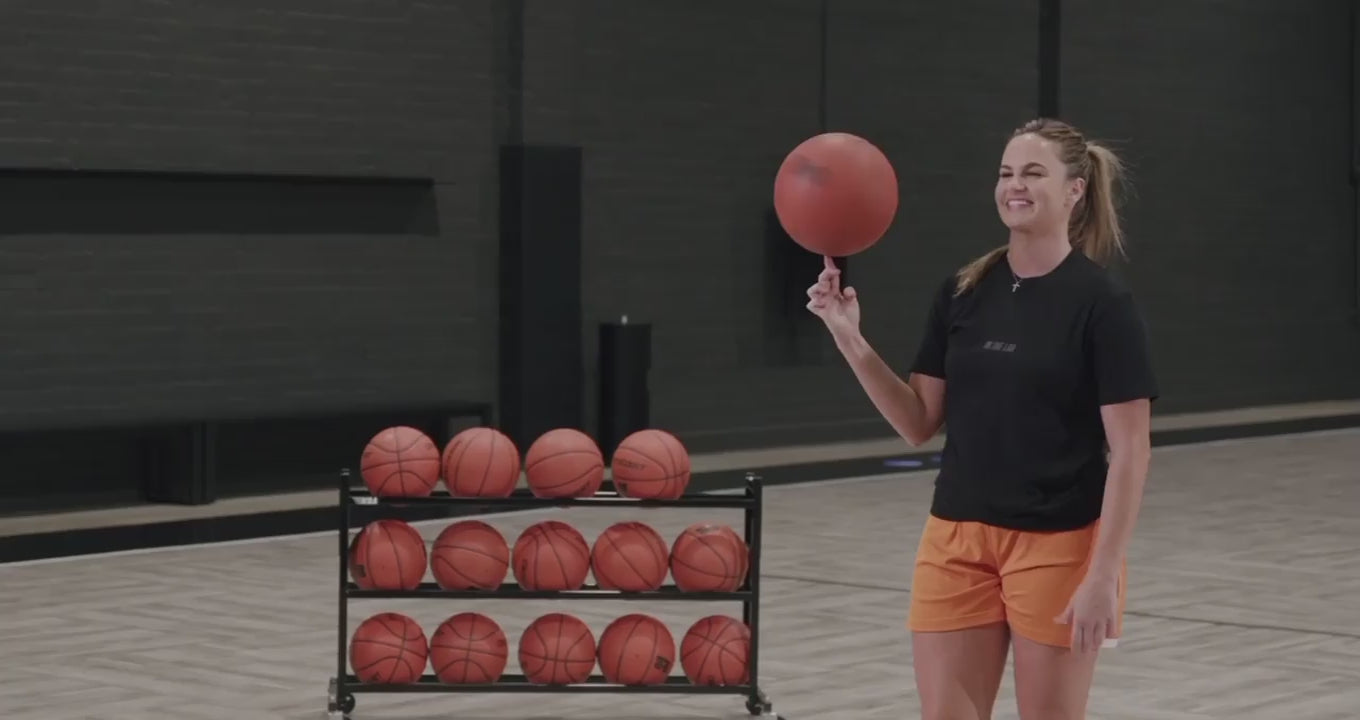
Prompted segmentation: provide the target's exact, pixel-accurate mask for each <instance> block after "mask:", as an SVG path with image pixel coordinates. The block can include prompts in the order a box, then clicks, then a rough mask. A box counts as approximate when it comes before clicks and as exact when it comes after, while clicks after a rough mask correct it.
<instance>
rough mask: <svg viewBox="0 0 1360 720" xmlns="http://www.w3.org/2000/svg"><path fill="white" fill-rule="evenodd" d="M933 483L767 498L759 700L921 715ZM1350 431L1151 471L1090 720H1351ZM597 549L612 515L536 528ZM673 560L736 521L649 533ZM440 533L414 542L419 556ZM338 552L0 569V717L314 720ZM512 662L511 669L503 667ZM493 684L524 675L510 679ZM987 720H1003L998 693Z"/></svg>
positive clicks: (662, 612)
mask: <svg viewBox="0 0 1360 720" xmlns="http://www.w3.org/2000/svg"><path fill="white" fill-rule="evenodd" d="M932 476H933V473H932V472H914V473H911V472H909V473H902V474H897V475H877V476H872V477H866V478H845V479H840V480H829V481H825V482H819V483H810V484H802V485H787V486H776V487H771V488H769V489H768V491H767V501H766V503H767V504H766V515H765V532H764V542H765V553H764V555H763V564H764V572H763V583H764V585H763V593H764V595H765V598H764V602H763V603H762V618H761V619H762V623H761V628H760V631H761V646H760V648H761V667H760V670H761V678H760V680H761V684H762V685H763V686H764V688H765V689H766V691H767V692H768V694H769V695H770V697H771V699H772V700H773V701H774V704H775V708H776V711H777V712H779V713H780V714H781V715H784V716H785V717H787V718H790V720H836V719H839V718H843V719H845V720H873V719H876V718H883V719H887V718H892V719H894V720H900V719H904V718H915V717H919V714H918V710H917V704H916V698H915V692H914V689H913V684H912V679H911V670H910V667H911V665H910V663H911V654H910V648H909V645H908V642H907V634H906V631H905V629H904V627H903V620H904V617H905V614H906V608H907V602H908V597H909V592H910V563H911V558H912V554H913V552H914V550H915V545H916V541H917V538H918V537H919V532H920V527H921V524H922V522H923V521H924V519H925V513H926V508H927V504H928V501H929V495H930V483H931V478H932ZM1358 509H1360V430H1356V429H1352V430H1333V431H1326V432H1318V433H1311V434H1300V435H1286V436H1274V437H1264V438H1256V439H1250V440H1233V441H1223V442H1216V443H1207V444H1201V445H1182V446H1173V447H1166V448H1159V449H1157V450H1155V457H1154V464H1153V473H1152V478H1151V480H1150V487H1149V491H1148V497H1147V501H1146V504H1145V509H1144V512H1143V518H1142V521H1141V523H1140V527H1139V530H1138V533H1137V537H1136V540H1135V543H1134V545H1133V548H1132V551H1131V557H1130V582H1131V587H1130V600H1129V609H1128V614H1127V616H1126V621H1125V628H1126V635H1125V639H1124V640H1123V641H1122V642H1121V645H1120V647H1119V648H1117V649H1115V650H1107V651H1105V653H1104V657H1103V658H1102V660H1101V665H1100V670H1099V674H1098V676H1097V679H1096V687H1095V690H1094V693H1093V701H1092V706H1091V713H1090V717H1092V718H1105V719H1108V720H1135V719H1136V720H1202V719H1207V718H1216V719H1224V720H1227V719H1232V720H1331V719H1336V720H1342V719H1353V718H1356V717H1360V600H1357V598H1358V597H1360V512H1357V510H1358ZM550 516H551V517H560V518H563V519H567V520H568V521H570V522H572V523H574V524H576V525H577V526H578V527H579V528H580V529H581V530H582V531H583V532H584V533H585V534H586V536H587V537H588V538H592V539H593V537H594V534H595V533H598V532H599V531H600V530H602V529H603V528H604V527H605V526H606V525H608V524H609V523H611V522H614V521H616V520H619V519H622V518H623V517H624V515H621V514H618V513H615V512H614V511H612V510H605V511H600V510H593V511H588V512H587V511H583V510H574V511H553V512H548V513H519V514H507V515H499V516H494V517H492V518H491V519H490V522H492V523H493V524H495V525H496V526H498V527H499V528H501V529H502V531H503V532H504V533H505V534H507V535H508V536H513V534H514V533H517V532H518V531H519V530H521V529H523V528H524V527H526V526H527V525H528V524H530V523H532V522H535V521H537V520H539V519H542V518H545V517H550ZM631 516H632V517H636V518H638V519H641V520H644V521H647V522H650V523H653V524H654V525H655V526H656V527H657V528H658V529H659V530H660V531H661V532H662V533H663V535H665V536H666V537H667V538H668V539H671V538H674V537H675V535H676V534H677V533H678V532H679V530H680V529H681V528H682V527H683V526H684V525H686V524H688V523H690V522H694V521H698V520H701V519H702V520H712V519H716V520H728V521H730V522H732V523H734V524H735V523H738V522H739V521H740V518H739V515H738V514H737V511H709V512H703V511H692V510H683V511H675V510H666V511H650V512H648V511H643V512H636V513H633V514H631ZM443 524H445V521H438V522H428V523H422V524H420V525H419V526H418V527H420V529H421V531H422V533H423V534H424V535H425V536H426V537H427V539H428V538H433V536H434V535H435V534H436V533H437V532H438V531H439V529H440V528H441V527H442V526H443ZM336 552H337V549H336V538H335V536H334V535H333V534H325V535H313V536H303V537H290V538H274V539H262V540H255V541H246V542H241V543H236V544H220V545H208V546H190V547H181V548H167V549H162V550H154V551H145V552H130V553H121V554H113V555H105V556H86V557H76V558H68V559H60V560H47V561H37V562H32V563H16V564H11V565H0V638H3V640H0V717H3V718H5V719H6V720H75V719H82V720H83V719H87V718H88V719H98V720H120V719H124V718H126V719H128V720H132V719H136V720H193V719H201V720H219V719H220V720H226V719H228V718H230V719H232V720H235V719H237V718H251V719H252V720H255V719H259V720H293V719H311V718H323V717H326V713H325V700H326V684H327V679H328V678H329V677H330V676H331V674H333V673H334V671H335V652H336V636H335V633H336V628H335V613H336V591H335V583H336V572H337V558H336ZM385 609H391V610H396V611H401V612H406V613H408V614H410V615H412V616H413V617H414V618H416V619H417V620H418V621H419V622H420V623H421V624H422V626H423V627H424V629H425V631H426V632H427V634H428V633H432V632H433V630H434V628H435V627H436V626H437V625H438V623H439V622H440V621H442V620H443V619H444V618H445V617H447V616H449V615H451V614H453V613H455V612H459V611H462V610H479V611H482V612H486V613H488V614H490V615H492V616H493V617H494V618H496V619H497V620H498V621H499V622H500V623H501V624H502V626H503V627H504V628H505V630H506V633H507V635H508V636H509V637H510V639H511V642H512V644H514V643H516V642H517V641H518V637H519V634H520V632H521V630H522V629H523V628H524V626H525V625H526V624H527V623H528V622H529V621H530V620H531V619H532V618H533V617H536V616H538V615H539V614H542V613H545V612H550V611H555V610H561V611H566V612H572V613H575V614H577V615H579V616H580V617H581V618H582V619H584V620H586V622H587V623H588V624H590V625H591V627H592V629H593V630H594V631H595V632H596V633H597V635H598V633H599V632H600V631H601V630H602V629H603V627H604V625H605V624H606V623H608V622H609V621H610V620H611V619H612V618H613V617H616V616H617V615H620V614H623V613H626V612H629V611H634V610H638V611H643V612H650V613H653V614H655V615H657V616H658V617H660V618H661V619H663V620H665V621H667V622H668V623H669V624H670V626H671V627H672V631H673V632H674V633H676V637H677V641H678V639H679V636H680V635H681V634H682V633H683V632H684V629H685V628H686V627H687V626H688V624H689V623H690V622H692V621H693V620H695V619H697V618H698V617H701V616H702V615H704V614H709V613H712V612H731V613H737V612H739V607H738V606H736V605H735V604H730V605H724V604H717V605H712V604H707V603H655V604H646V603H623V602H613V603H603V604H595V603H590V602H582V601H571V602H566V601H557V602H539V601H519V602H507V601H499V602H489V601H483V602H472V603H456V602H452V601H437V600H436V601H425V602H410V601H400V602H391V601H376V600H366V601H354V602H353V604H352V605H351V612H350V619H351V623H350V626H351V628H352V627H353V626H354V625H356V624H357V623H358V622H359V621H361V620H362V619H363V617H366V616H367V614H370V613H373V612H378V611H380V610H385ZM512 652H513V651H512ZM508 670H509V671H515V670H516V665H515V661H514V659H513V654H512V658H511V661H510V664H509V668H508ZM358 703H359V707H358V709H357V710H356V711H355V713H354V714H353V718H354V719H355V720H361V719H364V720H367V719H380V718H394V719H397V718H402V719H406V720H414V719H421V720H424V719H426V718H428V719H431V720H432V719H433V718H452V717H456V718H459V719H460V720H512V719H516V720H519V719H537V720H552V719H557V718H582V719H584V718H591V719H592V720H612V719H615V718H617V719H619V720H623V719H625V718H626V719H628V720H634V719H637V718H653V719H655V720H679V719H681V718H685V719H689V718H693V719H695V720H699V719H703V718H709V719H712V720H729V719H730V720H735V719H737V718H742V717H747V715H746V713H745V710H744V708H743V703H742V700H741V699H740V698H739V697H736V696H713V697H676V696H648V695H628V696H620V695H597V696H566V695H466V696H457V695H424V696H415V695H404V696H403V695H391V696H380V695H368V694H364V695H359V696H358ZM996 717H998V718H1014V717H1016V716H1015V712H1014V696H1013V694H1012V693H1011V684H1010V678H1009V676H1008V677H1007V679H1006V681H1005V685H1004V686H1003V689H1002V696H1001V698H1000V700H999V702H998V712H997V715H996Z"/></svg>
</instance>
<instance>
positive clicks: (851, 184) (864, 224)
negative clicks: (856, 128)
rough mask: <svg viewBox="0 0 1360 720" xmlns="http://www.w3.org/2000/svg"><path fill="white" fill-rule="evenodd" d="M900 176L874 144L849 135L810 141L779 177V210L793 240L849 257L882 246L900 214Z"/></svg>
mask: <svg viewBox="0 0 1360 720" xmlns="http://www.w3.org/2000/svg"><path fill="white" fill-rule="evenodd" d="M897 205H898V187H897V174H896V173H895V172H894V171H893V167H892V164H891V163H890V162H889V161H888V158H887V157H886V156H885V155H884V154H883V151H881V150H879V149H878V148H877V147H875V146H874V145H873V144H872V143H870V142H869V141H868V140H865V139H864V138H862V137H858V136H856V135H852V134H850V133H843V132H830V133H823V134H820V135H816V136H814V137H811V138H808V139H807V140H804V141H803V142H802V143H800V144H799V145H798V146H797V147H795V148H794V149H793V150H792V151H791V152H790V153H789V154H788V156H786V157H785V158H784V162H783V163H782V164H781V165H780V166H779V170H778V171H777V172H776V174H775V181H774V209H775V214H776V215H777V216H778V217H779V222H780V225H782V226H783V228H784V231H785V232H787V233H788V234H789V237H791V238H793V241H794V242H796V243H798V244H799V245H801V246H802V247H804V248H806V249H807V250H809V251H811V252H813V253H816V254H818V255H825V256H829V257H847V256H850V255H854V254H857V253H860V252H863V251H864V250H867V249H868V248H869V247H871V246H872V245H873V244H874V243H876V242H878V241H879V240H880V239H881V238H882V237H883V235H884V234H885V233H887V231H888V228H889V227H891V225H892V222H893V218H894V217H895V216H896V214H897Z"/></svg>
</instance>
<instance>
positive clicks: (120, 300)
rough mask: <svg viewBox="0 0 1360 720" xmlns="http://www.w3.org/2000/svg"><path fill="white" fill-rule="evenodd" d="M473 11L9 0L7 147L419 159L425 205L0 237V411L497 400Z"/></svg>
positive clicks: (98, 162)
mask: <svg viewBox="0 0 1360 720" xmlns="http://www.w3.org/2000/svg"><path fill="white" fill-rule="evenodd" d="M492 23H493V17H492V13H491V4H490V3H488V2H474V1H470V0H469V1H463V2H450V1H445V0H441V1H440V2H362V3H357V2H351V3H342V4H339V5H337V4H335V3H331V2H318V1H316V0H281V1H275V2H269V3H264V2H244V3H231V4H230V6H227V5H214V4H212V3H201V2H188V1H184V2H180V1H175V2H150V1H141V2H127V3H119V4H117V7H116V8H114V7H113V6H111V5H109V4H107V3H98V2H77V1H75V0H57V1H54V2H42V3H38V2H28V3H18V4H11V5H8V6H6V8H5V12H4V21H3V22H0V94H2V95H3V111H2V112H0V166H3V167H9V168H15V167H20V168H33V167H36V168H59V169H64V168H109V169H120V170H128V169H131V170H176V171H201V172H214V173H215V172H229V173H230V172H242V173H286V174H295V173H302V174H315V175H395V176H419V177H429V178H432V179H433V180H434V181H435V183H436V185H435V189H434V194H435V201H436V202H437V205H438V209H439V215H440V219H439V225H440V227H439V232H438V233H437V234H435V235H432V236H431V235H399V234H393V235H359V234H354V235H344V234H335V233H329V234H323V235H305V234H293V235H276V234H270V233H269V232H268V229H267V228H266V229H264V230H263V231H262V233H261V234H253V235H249V236H242V235H221V234H195V235H182V234H180V235H163V234H146V235H135V236H111V235H106V236H99V237H89V236H69V235H27V236H9V237H5V238H3V239H0V258H3V266H2V269H0V274H2V275H3V282H0V304H3V305H4V306H5V307H6V308H7V311H6V313H5V315H4V318H3V319H0V337H4V338H5V341H6V347H7V349H6V358H5V360H4V362H3V365H4V369H5V372H4V373H0V425H3V426H10V427H14V426H32V425H34V424H44V425H61V424H69V423H73V422H90V423H97V422H100V421H103V420H111V419H118V418H121V419H125V420H135V419H138V418H151V417H155V418H161V417H174V416H180V417H195V416H204V415H208V416H211V415H215V414H219V413H232V414H238V415H245V416H249V415H251V414H253V413H261V412H263V413H273V412H277V411H280V410H297V409H303V408H331V407H341V406H344V405H347V404H355V405H383V404H386V403H389V402H408V401H419V400H432V401H438V400H447V399H455V398H474V399H491V398H492V397H493V394H494V378H495V363H496V358H495V353H494V347H495V345H494V341H493V338H494V331H495V316H494V312H495V311H494V308H495V300H494V298H495V285H494V282H495V281H494V267H495V265H494V262H495V246H494V243H495V234H494V233H495V226H494V218H495V197H494V190H493V189H492V188H494V184H493V183H492V182H490V181H491V180H493V179H494V177H495V171H496V170H495V164H494V163H495V148H494V144H493V143H494V136H495V133H496V127H495V118H496V107H495V105H496V99H497V95H496V84H495V83H496V81H495V78H494V77H493V75H494V70H495V64H494V60H495V58H494V57H493V53H494V43H493V41H494V38H495V33H494V32H493V30H492ZM281 197H286V196H281ZM0 222H3V221H2V220H0ZM151 224H154V223H151Z"/></svg>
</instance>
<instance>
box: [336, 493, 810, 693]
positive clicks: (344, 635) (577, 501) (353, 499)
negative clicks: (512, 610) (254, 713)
mask: <svg viewBox="0 0 1360 720" xmlns="http://www.w3.org/2000/svg"><path fill="white" fill-rule="evenodd" d="M438 505H444V506H448V505H462V506H469V507H475V508H478V509H479V510H482V511H494V510H511V509H521V510H523V509H531V508H548V507H592V508H615V509H617V508H621V507H623V508H639V509H641V508H664V507H675V508H715V509H716V508H738V509H741V510H743V511H744V512H745V539H746V545H747V547H748V549H749V550H750V555H751V557H750V567H749V570H748V572H747V576H746V582H745V584H744V585H743V586H742V587H741V588H740V589H738V590H736V591H735V592H682V591H681V590H680V589H679V588H677V587H675V586H674V585H665V586H662V587H661V588H660V589H658V590H654V591H648V592H621V591H616V590H603V589H600V588H599V587H596V586H594V585H586V586H585V587H583V588H581V589H579V590H569V591H562V592H558V591H529V590H525V589H523V588H521V587H519V585H517V584H515V583H513V582H506V583H504V584H502V585H501V587H500V588H499V589H497V590H490V591H486V590H472V591H450V590H444V589H442V588H440V587H439V586H438V585H437V584H435V583H431V582H423V583H421V585H420V587H418V588H416V589H415V590H361V589H359V587H358V586H357V585H356V584H354V583H353V582H350V579H349V546H350V529H351V526H352V522H353V520H354V519H355V518H356V515H362V514H363V513H364V512H365V511H369V512H371V511H373V510H375V509H377V508H393V509H395V510H396V511H398V512H399V511H400V510H401V509H403V508H424V509H426V510H430V509H433V508H432V506H438ZM762 508H763V494H762V492H761V479H760V477H759V476H758V475H756V474H754V473H747V474H746V481H745V486H744V487H743V488H742V489H741V492H740V493H737V494H706V493H705V494H686V495H684V496H683V497H681V498H679V499H677V500H640V499H635V498H628V497H624V496H621V495H619V494H618V493H615V492H608V491H602V492H598V493H596V494H595V495H594V496H592V497H585V498H539V497H535V496H534V495H533V494H532V493H530V492H529V491H528V490H524V489H519V490H516V491H515V492H514V494H512V495H511V496H510V497H505V498H484V497H453V496H451V495H449V493H448V492H447V491H442V490H440V491H435V492H434V493H432V494H431V495H429V496H427V497H421V498H378V497H375V496H374V495H373V494H372V493H370V492H368V491H367V490H366V489H363V488H356V487H353V486H352V483H351V476H350V472H349V470H342V471H341V473H340V512H339V543H338V547H339V550H340V575H339V593H338V600H339V617H338V622H337V628H336V634H337V636H338V637H337V640H338V641H337V645H336V659H335V662H336V675H335V676H334V677H332V678H331V680H330V689H329V703H328V706H327V709H328V710H329V712H330V714H331V716H332V717H335V716H337V715H339V716H342V717H344V718H345V719H346V720H348V719H349V713H351V712H353V710H354V707H355V699H354V696H355V694H358V693H630V694H648V693H651V694H693V695H743V696H745V698H746V710H747V712H749V713H750V714H751V715H757V716H767V717H774V718H776V720H783V719H782V718H781V717H780V716H778V715H776V714H775V713H774V706H773V704H772V703H771V702H770V699H769V698H768V697H767V696H766V695H765V693H764V692H763V691H762V690H761V689H760V684H759V680H758V678H759V677H760V676H759V674H758V672H757V669H758V667H759V666H758V664H757V663H758V656H759V647H760V642H759V639H760V551H761V543H760V534H761V533H760V523H761V511H762ZM358 527H362V523H361V524H359V525H358ZM508 579H509V578H507V580H508ZM417 598H419V599H430V600H433V599H440V600H487V599H503V600H586V601H589V600H594V601H600V600H634V601H639V600H640V601H672V602H677V601H689V602H713V601H736V602H740V603H741V605H742V620H743V621H744V622H745V623H746V625H747V627H748V628H749V629H750V632H751V647H750V653H749V656H748V663H749V668H748V669H749V682H748V683H747V684H743V685H723V686H713V685H695V684H693V683H691V682H690V681H689V679H688V678H686V677H684V676H683V675H678V676H677V675H671V676H670V677H669V678H667V680H666V681H665V682H664V683H661V684H657V685H638V686H631V685H620V684H616V683H610V682H608V681H607V680H605V678H604V677H603V676H602V675H598V674H592V675H591V677H590V678H589V679H588V680H587V681H586V682H583V683H577V684H567V685H543V684H538V683H533V682H530V681H529V680H528V678H526V677H525V676H524V675H523V674H509V673H507V674H504V675H502V676H501V678H500V680H499V681H497V682H494V683H483V684H474V683H468V684H450V683H443V682H440V680H439V678H438V677H437V676H435V675H434V674H431V673H426V674H424V675H422V676H421V677H420V679H419V680H417V681H416V682H413V683H408V684H375V683H366V682H363V681H361V680H359V679H358V677H356V676H355V675H354V674H353V673H351V672H349V671H348V667H349V662H348V661H349V658H348V651H349V640H350V638H349V603H350V601H351V600H394V599H403V600H409V599H417ZM676 640H677V642H676V645H677V648H676V649H677V650H679V647H678V646H679V638H677V639H676ZM511 644H512V647H513V644H514V643H513V639H512V643H511ZM676 663H677V664H678V663H679V658H677V659H676ZM451 717H453V716H451Z"/></svg>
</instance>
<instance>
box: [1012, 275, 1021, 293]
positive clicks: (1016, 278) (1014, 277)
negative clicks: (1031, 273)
mask: <svg viewBox="0 0 1360 720" xmlns="http://www.w3.org/2000/svg"><path fill="white" fill-rule="evenodd" d="M1011 279H1012V280H1014V281H1015V282H1013V283H1011V292H1015V291H1016V290H1019V289H1020V276H1019V275H1016V274H1015V271H1014V270H1012V271H1011Z"/></svg>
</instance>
